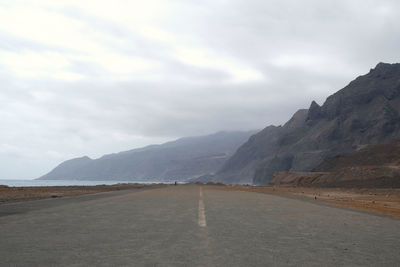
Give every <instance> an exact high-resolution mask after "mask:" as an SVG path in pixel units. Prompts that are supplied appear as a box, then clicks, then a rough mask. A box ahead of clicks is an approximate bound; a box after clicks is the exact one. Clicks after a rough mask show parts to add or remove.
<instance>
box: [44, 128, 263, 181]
mask: <svg viewBox="0 0 400 267" xmlns="http://www.w3.org/2000/svg"><path fill="white" fill-rule="evenodd" d="M254 133H255V131H248V132H219V133H216V134H212V135H207V136H199V137H186V138H181V139H178V140H176V141H172V142H168V143H164V144H161V145H151V146H147V147H144V148H139V149H133V150H129V151H124V152H120V153H116V154H110V155H105V156H103V157H101V158H99V159H90V158H89V157H86V156H85V157H81V158H76V159H71V160H67V161H65V162H63V163H61V164H60V165H58V166H57V167H56V168H55V169H53V170H52V171H51V172H49V173H48V174H46V175H44V176H42V177H40V178H39V179H45V180H71V179H75V180H154V181H174V180H178V181H182V180H185V179H188V178H192V177H197V176H201V175H204V174H206V173H214V172H215V171H217V170H218V169H219V168H220V167H221V166H222V165H223V164H224V163H225V162H226V160H227V159H228V158H229V157H230V156H231V155H232V154H233V153H234V152H235V151H236V149H237V148H238V147H239V146H240V145H241V144H243V143H244V142H245V141H246V140H247V139H248V138H249V136H251V135H252V134H254Z"/></svg>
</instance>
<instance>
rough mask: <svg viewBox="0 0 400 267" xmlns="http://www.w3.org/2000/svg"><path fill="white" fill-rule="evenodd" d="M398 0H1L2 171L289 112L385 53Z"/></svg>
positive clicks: (267, 120) (392, 47) (42, 168)
mask: <svg viewBox="0 0 400 267" xmlns="http://www.w3.org/2000/svg"><path fill="white" fill-rule="evenodd" d="M399 17H400V2H399V1H395V0H380V1H377V0H352V1H348V0H335V1H333V0H328V1H318V0H304V1H293V0H279V1H278V0H263V1H261V0H250V1H247V0H246V1H244V0H230V1H225V0H217V1H214V0H213V1H211V0H204V1H183V0H167V1H164V0H148V1H139V0H137V1H123V0H115V1H112V2H110V1H101V0H96V1H94V0H87V1H76V0H68V1H67V0H58V1H47V0H37V1H19V0H13V1H8V0H6V1H1V3H0V84H1V88H0V125H1V131H0V140H1V141H0V162H1V165H0V178H1V179H10V178H11V179H17V178H19V179H23V178H25V179H26V178H35V177H39V176H40V175H42V174H43V173H46V172H48V171H50V170H51V169H52V168H53V167H54V166H56V165H57V164H59V163H60V162H63V161H65V160H68V159H71V158H75V157H80V156H81V155H88V156H89V157H90V158H98V157H100V156H101V155H104V154H107V153H111V152H115V151H124V150H127V149H131V148H138V147H143V146H146V145H149V144H161V143H164V142H166V141H168V140H174V139H178V138H181V137H184V136H199V135H207V134H211V133H215V132H218V131H238V130H241V131H246V130H251V129H261V128H263V127H264V126H265V125H271V124H274V125H282V124H284V123H285V121H286V120H287V119H288V118H290V116H291V115H292V114H294V112H296V111H297V110H298V109H301V108H304V107H307V106H309V103H311V101H312V100H315V101H316V102H317V103H323V101H324V100H325V97H326V96H327V95H330V94H332V93H334V92H335V91H336V90H337V89H338V88H343V87H344V86H345V85H346V84H347V82H348V81H350V80H352V79H353V77H356V75H358V74H359V73H366V72H367V71H368V69H369V68H370V67H371V66H374V65H376V63H377V62H389V63H390V62H392V63H393V62H398V55H399V52H398V44H399V43H400V23H398V18H399Z"/></svg>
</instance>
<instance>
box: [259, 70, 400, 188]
mask: <svg viewBox="0 0 400 267" xmlns="http://www.w3.org/2000/svg"><path fill="white" fill-rule="evenodd" d="M399 111H400V64H384V63H379V64H378V65H377V66H376V68H375V69H372V70H371V71H370V72H369V73H368V74H366V75H364V76H360V77H358V78H357V79H356V80H354V81H352V82H351V83H350V84H349V85H348V86H346V87H345V88H343V89H342V90H340V91H338V92H337V93H335V94H333V95H331V96H330V97H328V98H327V100H326V101H325V103H324V104H323V105H322V106H319V105H318V104H316V103H315V102H313V103H312V104H311V106H310V108H309V111H308V115H307V118H306V121H305V124H304V126H302V127H299V128H298V129H297V130H296V131H295V132H291V133H289V134H284V135H283V136H282V137H281V139H280V141H279V143H280V144H279V146H278V148H277V149H276V150H275V151H274V153H273V154H271V155H270V156H269V157H267V158H265V159H264V160H263V161H262V162H261V164H260V165H259V166H258V168H257V170H256V172H255V176H254V183H255V184H266V183H268V181H269V179H270V178H271V176H272V175H273V173H274V172H276V171H288V170H289V171H309V170H311V169H313V168H314V167H316V166H317V165H318V164H319V163H321V162H322V161H323V160H324V159H326V158H329V157H332V156H334V155H338V154H342V153H346V152H350V151H353V150H355V149H357V148H359V147H362V146H365V145H370V144H379V143H384V142H387V141H390V140H393V139H396V138H399V137H400V116H399Z"/></svg>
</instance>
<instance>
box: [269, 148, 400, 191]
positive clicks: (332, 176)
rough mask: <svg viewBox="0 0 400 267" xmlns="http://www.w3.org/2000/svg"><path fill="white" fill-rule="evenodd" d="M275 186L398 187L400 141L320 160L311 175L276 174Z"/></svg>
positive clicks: (273, 182) (299, 173)
mask: <svg viewBox="0 0 400 267" xmlns="http://www.w3.org/2000/svg"><path fill="white" fill-rule="evenodd" d="M269 184H270V185H274V186H318V187H396V188H398V187H400V141H392V142H389V143H385V144H378V145H371V146H367V147H365V148H362V149H360V150H357V151H353V152H351V153H348V154H343V155H338V156H335V157H333V158H330V159H327V160H325V161H323V162H322V163H321V164H320V165H318V166H317V167H316V168H315V169H314V170H313V171H312V172H276V173H275V174H274V175H273V177H272V179H271V180H270V183H269Z"/></svg>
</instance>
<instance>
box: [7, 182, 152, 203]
mask: <svg viewBox="0 0 400 267" xmlns="http://www.w3.org/2000/svg"><path fill="white" fill-rule="evenodd" d="M152 186H156V185H151V184H115V185H96V186H32V187H7V186H4V185H0V204H1V203H8V202H15V201H25V200H36V199H44V198H58V197H65V196H78V195H86V194H95V193H101V192H109V191H118V190H127V189H142V188H144V187H152Z"/></svg>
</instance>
